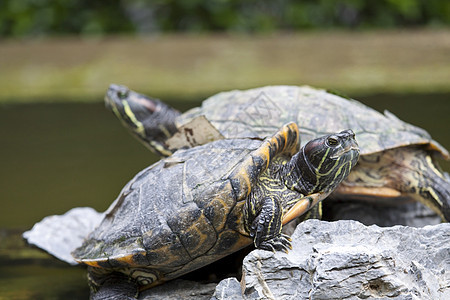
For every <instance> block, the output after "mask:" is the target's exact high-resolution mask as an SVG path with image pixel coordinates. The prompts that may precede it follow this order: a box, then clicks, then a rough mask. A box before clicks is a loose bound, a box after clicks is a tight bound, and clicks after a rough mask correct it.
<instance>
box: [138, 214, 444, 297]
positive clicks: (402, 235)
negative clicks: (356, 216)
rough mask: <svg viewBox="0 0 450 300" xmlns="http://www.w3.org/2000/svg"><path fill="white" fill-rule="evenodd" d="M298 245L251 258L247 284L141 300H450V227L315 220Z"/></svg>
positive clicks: (299, 233) (302, 228) (172, 287)
mask: <svg viewBox="0 0 450 300" xmlns="http://www.w3.org/2000/svg"><path fill="white" fill-rule="evenodd" d="M292 240H293V241H292V245H293V249H292V250H291V251H290V252H289V253H288V254H285V253H281V252H276V253H272V252H268V251H262V250H254V251H252V252H251V253H250V254H249V255H247V256H246V258H245V259H244V263H243V267H242V279H241V281H240V282H239V281H238V280H237V279H236V278H234V277H233V278H227V279H224V280H222V281H221V282H220V283H219V284H218V285H217V286H215V290H213V288H214V285H212V284H208V285H199V284H198V283H192V284H191V285H190V284H189V283H188V282H185V281H181V280H176V281H173V282H170V283H168V284H165V285H164V286H162V287H160V288H157V289H153V290H148V291H146V292H145V293H143V294H142V295H141V297H140V298H141V299H156V298H158V297H159V296H161V297H164V296H169V295H171V296H177V297H182V298H184V299H213V300H219V299H221V300H222V299H374V298H376V299H433V300H434V299H442V300H444V299H450V224H449V223H445V224H438V225H430V226H425V227H423V228H413V227H409V226H393V227H385V228H383V227H378V226H376V225H372V226H365V225H363V224H361V223H359V222H357V221H350V220H342V221H336V222H325V221H319V220H308V221H305V222H303V223H301V224H300V225H298V227H297V228H296V230H295V232H294V234H293V236H292ZM159 289H161V291H160V290H159ZM155 297H156V298H155ZM211 297H212V298H211Z"/></svg>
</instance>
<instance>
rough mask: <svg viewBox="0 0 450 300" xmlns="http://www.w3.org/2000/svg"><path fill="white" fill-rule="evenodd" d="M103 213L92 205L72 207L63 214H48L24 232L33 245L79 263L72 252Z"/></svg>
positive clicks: (26, 238) (73, 262)
mask: <svg viewBox="0 0 450 300" xmlns="http://www.w3.org/2000/svg"><path fill="white" fill-rule="evenodd" d="M102 218H103V214H102V213H99V212H97V211H96V210H95V209H93V208H90V207H76V208H72V209H71V210H69V211H68V212H66V213H65V214H63V215H54V216H48V217H45V218H44V219H42V221H40V222H38V223H36V224H34V226H33V228H32V229H31V230H29V231H26V232H24V233H23V238H24V239H25V240H26V241H27V242H28V243H29V244H31V245H34V246H36V247H38V248H41V249H42V250H45V251H47V252H48V253H50V254H51V255H53V256H54V257H56V258H57V259H60V260H62V261H65V262H67V263H69V264H71V265H77V264H78V263H77V262H76V261H75V260H74V259H73V257H72V255H71V254H70V253H71V252H72V251H73V250H74V249H76V248H78V247H79V246H81V244H82V243H83V240H84V239H85V238H86V237H87V236H88V234H89V233H90V232H91V231H92V230H94V228H95V227H97V225H98V224H99V223H100V222H101V220H102Z"/></svg>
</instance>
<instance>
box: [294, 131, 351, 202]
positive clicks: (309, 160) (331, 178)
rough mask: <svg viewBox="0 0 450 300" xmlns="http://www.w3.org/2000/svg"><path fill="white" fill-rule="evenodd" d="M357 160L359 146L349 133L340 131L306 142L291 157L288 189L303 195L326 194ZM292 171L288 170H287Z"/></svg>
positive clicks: (337, 183)
mask: <svg viewBox="0 0 450 300" xmlns="http://www.w3.org/2000/svg"><path fill="white" fill-rule="evenodd" d="M358 158H359V147H358V144H357V142H356V140H355V134H354V133H353V131H352V130H350V129H349V130H344V131H341V132H339V133H335V134H330V135H326V136H322V137H319V138H317V139H314V140H311V141H309V142H308V143H307V144H306V145H305V146H304V147H303V148H301V149H300V151H299V152H298V153H297V154H296V155H294V157H293V158H292V160H291V163H290V165H291V166H293V165H294V163H295V167H294V168H295V172H291V173H292V174H295V175H297V176H295V175H294V177H297V178H295V179H296V181H297V183H296V184H293V185H292V188H294V189H296V190H298V191H300V192H301V193H303V194H311V193H318V192H324V193H330V192H331V191H333V190H334V189H335V188H336V187H337V186H338V185H339V183H341V182H342V181H343V180H344V179H345V178H346V177H347V175H348V174H349V173H350V170H351V169H352V168H353V167H354V166H355V165H356V163H357V161H358ZM291 168H292V167H291Z"/></svg>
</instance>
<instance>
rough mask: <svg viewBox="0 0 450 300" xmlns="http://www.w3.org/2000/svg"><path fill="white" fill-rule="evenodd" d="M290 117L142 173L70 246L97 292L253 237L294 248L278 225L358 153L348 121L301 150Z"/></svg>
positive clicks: (119, 290)
mask: <svg viewBox="0 0 450 300" xmlns="http://www.w3.org/2000/svg"><path fill="white" fill-rule="evenodd" d="M299 148H300V147H299V133H298V128H297V125H296V124H295V123H290V124H287V125H285V126H283V127H282V128H281V129H280V130H279V131H278V132H277V133H276V134H275V135H273V136H272V137H269V138H267V139H265V140H264V141H261V140H259V139H249V138H242V139H223V140H218V141H214V142H211V143H208V144H206V145H203V146H198V147H194V148H190V149H185V150H179V151H177V152H175V153H174V154H173V155H172V156H171V157H169V158H166V159H162V160H161V161H159V162H157V163H155V164H153V165H152V166H150V167H148V168H146V169H144V170H143V171H141V172H140V173H138V174H137V175H136V176H135V177H134V178H133V179H132V180H131V181H130V182H129V183H128V184H127V185H126V186H125V187H124V188H123V190H122V191H121V193H120V194H119V196H118V198H117V199H116V200H115V202H113V204H112V205H111V206H110V207H109V209H108V210H107V211H106V212H105V214H104V218H103V220H102V221H101V223H100V225H99V226H98V227H97V228H96V229H95V230H94V231H93V232H92V233H90V234H89V236H88V237H87V239H86V240H85V241H84V243H83V244H82V245H81V247H79V248H77V249H76V250H74V251H73V253H72V254H73V256H74V258H75V260H77V261H78V262H79V263H82V264H86V265H88V266H89V280H90V283H91V287H92V290H93V292H92V293H93V297H94V298H98V299H110V298H111V299H118V298H120V299H124V297H128V298H130V299H134V297H136V296H137V294H138V291H140V290H142V289H145V288H148V287H152V286H154V285H157V284H161V283H163V282H165V281H167V280H171V279H174V278H176V277H178V276H181V275H183V274H185V273H187V272H190V271H193V270H195V269H197V268H200V267H202V266H204V265H207V264H210V263H212V262H214V261H216V260H218V259H220V258H222V257H224V256H226V255H228V254H230V253H233V252H235V251H237V250H239V249H241V248H243V247H245V246H247V245H250V244H252V243H254V245H255V246H256V248H259V249H264V250H270V251H274V250H281V251H287V250H288V249H290V247H291V244H290V239H289V237H288V236H286V235H284V234H282V233H281V228H282V224H286V223H287V222H289V221H291V220H292V219H294V218H295V217H296V216H297V215H299V214H302V213H304V212H306V211H307V210H308V209H310V208H311V207H312V206H314V205H315V204H317V203H318V202H319V201H321V200H322V199H323V198H325V197H326V196H327V195H328V194H329V193H330V192H332V190H333V189H334V188H335V187H336V186H337V185H338V184H339V183H340V182H341V181H342V180H343V179H344V178H345V177H346V176H347V175H348V174H349V172H350V170H351V168H352V167H353V166H354V165H355V164H356V162H357V160H358V157H359V148H358V145H357V143H356V140H355V135H354V133H353V132H352V131H351V130H346V131H342V132H340V133H335V134H331V135H327V136H323V137H320V138H317V139H314V140H311V141H309V142H308V143H307V144H306V145H305V146H303V147H302V148H301V149H300V150H299Z"/></svg>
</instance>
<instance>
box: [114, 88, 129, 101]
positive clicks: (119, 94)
mask: <svg viewBox="0 0 450 300" xmlns="http://www.w3.org/2000/svg"><path fill="white" fill-rule="evenodd" d="M117 97H119V99H125V98H126V97H128V90H121V91H118V92H117Z"/></svg>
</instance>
